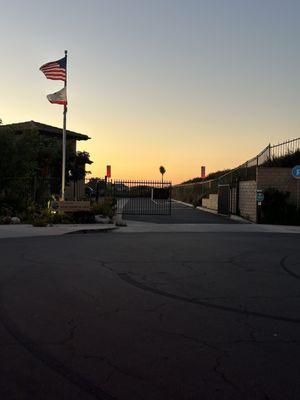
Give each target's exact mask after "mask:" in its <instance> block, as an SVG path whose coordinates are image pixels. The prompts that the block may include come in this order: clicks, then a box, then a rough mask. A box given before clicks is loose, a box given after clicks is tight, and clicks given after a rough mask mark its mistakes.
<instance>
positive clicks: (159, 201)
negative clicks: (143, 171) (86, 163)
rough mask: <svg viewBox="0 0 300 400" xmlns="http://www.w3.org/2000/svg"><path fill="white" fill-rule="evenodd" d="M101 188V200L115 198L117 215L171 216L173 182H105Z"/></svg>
mask: <svg viewBox="0 0 300 400" xmlns="http://www.w3.org/2000/svg"><path fill="white" fill-rule="evenodd" d="M103 185H104V187H103ZM101 186H102V188H103V190H102V191H100V199H101V197H102V196H101V195H103V196H104V197H113V198H114V199H115V201H116V212H117V214H123V215H171V188H172V184H171V182H161V181H140V180H138V181H136V180H105V181H104V182H103V181H101Z"/></svg>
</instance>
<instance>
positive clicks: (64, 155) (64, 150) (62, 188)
mask: <svg viewBox="0 0 300 400" xmlns="http://www.w3.org/2000/svg"><path fill="white" fill-rule="evenodd" d="M65 57H66V79H65V85H64V88H65V93H67V57H68V51H67V50H65ZM67 111H68V107H67V105H66V104H65V105H64V118H63V140H62V177H61V200H62V201H64V200H65V187H66V142H67V141H66V126H67Z"/></svg>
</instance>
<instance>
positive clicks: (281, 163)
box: [263, 150, 300, 168]
mask: <svg viewBox="0 0 300 400" xmlns="http://www.w3.org/2000/svg"><path fill="white" fill-rule="evenodd" d="M298 164H300V150H297V151H295V152H293V153H288V154H286V155H284V156H281V157H273V158H271V159H270V160H267V161H266V162H265V163H264V164H263V166H264V167H289V168H292V167H294V166H295V165H298Z"/></svg>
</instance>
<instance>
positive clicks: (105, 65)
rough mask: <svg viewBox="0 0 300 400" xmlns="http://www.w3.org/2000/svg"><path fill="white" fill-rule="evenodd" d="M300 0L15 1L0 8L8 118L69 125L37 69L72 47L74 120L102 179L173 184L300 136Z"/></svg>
mask: <svg viewBox="0 0 300 400" xmlns="http://www.w3.org/2000/svg"><path fill="white" fill-rule="evenodd" d="M299 21H300V1H299V0H284V1H283V0H251V1H250V0H205V1H204V0H73V1H61V0H60V1H58V0H51V1H48V0H43V1H41V0H27V1H24V0H11V1H9V2H5V3H4V2H3V4H2V7H1V24H0V37H1V98H0V118H2V120H3V123H12V122H20V121H27V120H35V121H39V122H43V123H47V124H51V125H55V126H61V125H62V106H59V105H52V104H50V103H49V102H48V100H47V99H46V95H47V94H48V93H53V92H55V91H57V90H59V89H60V88H61V87H62V86H63V83H62V82H60V81H50V80H47V79H46V78H45V77H44V75H43V74H42V73H41V72H40V71H39V67H40V66H41V65H42V64H44V63H46V62H48V61H54V60H56V59H59V58H62V57H63V55H64V50H65V49H67V50H68V51H69V60H68V62H69V65H68V79H69V90H68V97H69V113H68V121H67V128H68V129H71V130H75V131H77V132H81V133H85V134H88V135H89V136H90V137H92V140H90V141H89V142H88V143H83V145H80V149H82V150H87V151H89V152H90V153H91V158H92V160H93V161H94V164H93V165H92V173H93V176H103V175H104V174H105V166H106V164H111V165H112V177H113V178H134V179H138V178H142V179H147V178H148V179H156V178H157V179H159V178H160V174H159V166H160V165H164V166H165V168H166V170H167V173H166V175H165V178H166V179H170V180H172V181H173V182H174V183H177V182H181V181H183V180H186V179H189V178H193V177H196V176H199V175H200V167H201V165H206V167H207V172H212V171H214V170H216V169H224V168H229V167H234V166H237V165H238V164H240V163H242V162H243V161H246V160H247V159H248V158H250V157H252V156H254V155H256V154H257V153H258V152H259V151H260V150H261V149H262V148H263V147H265V146H266V145H267V144H268V143H269V142H271V143H278V142H279V141H282V140H286V139H292V138H295V137H299V136H300V40H299V38H300V23H299Z"/></svg>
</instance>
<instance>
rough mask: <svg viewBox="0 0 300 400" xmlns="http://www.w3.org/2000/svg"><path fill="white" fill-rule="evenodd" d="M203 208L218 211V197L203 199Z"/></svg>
mask: <svg viewBox="0 0 300 400" xmlns="http://www.w3.org/2000/svg"><path fill="white" fill-rule="evenodd" d="M202 207H205V208H209V209H210V210H215V211H218V195H217V194H210V195H209V197H208V198H203V199H202Z"/></svg>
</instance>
